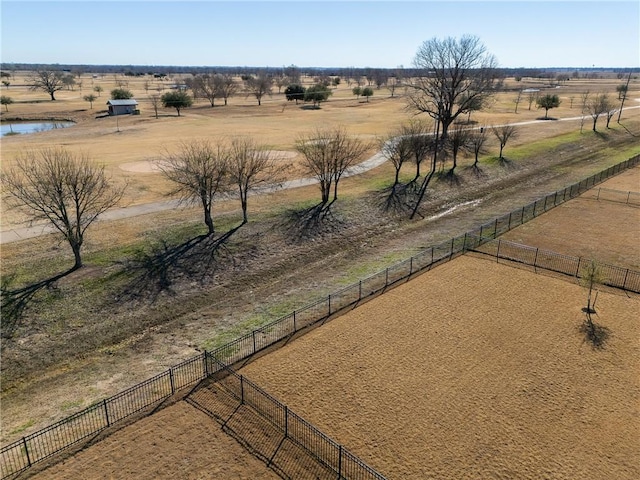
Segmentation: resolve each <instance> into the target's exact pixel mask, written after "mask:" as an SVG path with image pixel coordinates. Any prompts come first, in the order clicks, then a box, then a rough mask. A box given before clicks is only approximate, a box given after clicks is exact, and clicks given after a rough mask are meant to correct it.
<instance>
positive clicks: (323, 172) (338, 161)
mask: <svg viewBox="0 0 640 480" xmlns="http://www.w3.org/2000/svg"><path fill="white" fill-rule="evenodd" d="M369 148H370V145H369V144H368V143H365V142H363V141H362V140H360V139H357V138H353V137H349V136H348V135H347V132H346V131H345V130H344V129H343V128H342V127H335V128H330V129H325V130H322V129H318V130H316V131H315V132H314V133H312V134H309V135H302V136H301V137H299V138H298V140H297V141H296V150H298V152H300V153H301V154H302V155H303V156H304V166H305V167H306V170H307V173H308V174H310V175H313V176H314V177H315V178H317V179H318V182H319V184H320V192H321V197H322V205H323V206H326V205H327V203H329V198H330V196H331V190H332V189H333V200H332V201H331V203H333V202H335V201H336V200H337V199H338V183H339V182H340V180H341V178H342V176H343V175H344V174H345V172H346V171H347V169H348V168H349V167H351V166H352V165H354V164H355V163H356V162H357V161H358V160H360V159H361V158H362V157H363V156H364V154H365V153H366V152H367V150H369Z"/></svg>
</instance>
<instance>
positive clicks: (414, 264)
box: [0, 155, 640, 479]
mask: <svg viewBox="0 0 640 480" xmlns="http://www.w3.org/2000/svg"><path fill="white" fill-rule="evenodd" d="M639 163H640V155H636V156H634V157H632V158H630V159H628V160H625V161H624V162H621V163H618V164H616V165H613V166H611V167H609V168H607V169H605V170H602V171H601V172H599V173H597V174H595V175H592V176H591V177H589V178H586V179H584V180H582V181H580V182H578V183H575V184H573V185H571V186H568V187H566V188H564V189H563V190H558V191H557V192H555V193H552V194H549V195H546V196H545V197H543V198H540V199H538V200H536V201H535V202H533V203H531V204H529V205H526V206H524V207H522V208H519V209H517V210H514V211H512V212H510V213H509V214H507V215H503V216H501V217H498V218H496V219H494V220H492V221H491V222H487V223H485V224H483V225H481V226H480V227H478V228H477V229H475V230H472V231H469V232H467V233H465V234H464V235H462V236H459V237H455V238H452V239H451V240H448V241H446V242H443V243H441V244H439V245H435V246H433V247H431V248H428V249H426V250H424V251H422V252H420V253H418V254H417V255H415V256H413V257H411V258H410V259H408V260H404V261H402V262H399V263H397V264H395V265H392V266H390V267H389V268H386V269H385V270H383V271H381V272H378V273H376V274H374V275H372V276H370V277H367V278H365V279H363V280H360V281H359V282H358V283H356V284H353V285H350V286H348V287H346V288H344V289H342V290H340V291H338V292H335V293H333V294H331V295H329V296H328V297H327V298H324V299H321V300H319V301H317V302H315V303H313V304H310V305H307V306H305V307H304V308H301V309H299V310H296V311H294V312H292V313H291V314H289V315H286V316H284V317H282V318H279V319H277V320H275V321H274V322H271V323H269V324H267V325H264V326H262V327H260V328H258V329H256V330H254V331H253V332H251V333H248V334H246V335H244V336H242V337H240V338H238V339H236V340H233V341H232V342H229V343H227V344H226V345H223V346H221V347H219V348H217V349H215V350H214V351H212V352H211V353H210V354H211V355H213V357H214V358H216V359H219V360H220V361H221V362H223V363H224V364H226V365H233V364H235V363H236V362H238V361H241V360H244V359H246V358H248V357H250V356H252V355H254V354H255V353H257V352H259V351H261V350H263V349H265V348H267V347H269V346H271V345H273V344H275V343H277V342H279V341H281V340H283V339H286V338H288V337H290V336H291V335H293V334H295V333H296V332H298V331H299V330H301V329H304V328H306V327H308V326H310V325H313V324H315V323H316V322H319V321H322V320H325V319H326V318H328V317H329V316H331V315H333V314H334V313H336V312H338V311H340V310H342V309H344V308H347V307H350V306H353V305H356V304H357V303H358V302H361V301H363V300H364V299H366V298H367V297H370V296H372V295H375V294H377V293H380V292H382V291H384V290H385V289H387V288H389V286H391V285H394V284H395V283H397V282H399V281H402V280H404V279H407V278H409V277H411V276H412V275H413V274H415V273H417V272H420V271H424V270H428V269H431V268H432V267H434V266H436V265H438V264H440V263H443V262H446V261H448V260H450V259H452V258H454V257H455V256H457V255H460V254H462V253H463V252H464V251H465V250H472V249H477V248H478V247H479V246H480V245H483V244H485V243H487V242H490V241H491V240H494V239H495V238H496V237H498V236H499V235H501V234H503V233H505V232H507V231H509V230H511V229H512V228H514V227H517V226H518V225H521V224H523V223H525V222H527V221H529V220H531V219H533V218H535V217H537V216H538V215H540V214H542V213H544V212H546V211H547V210H549V209H551V208H554V207H555V206H557V205H560V204H562V203H564V202H566V201H567V200H569V199H571V198H574V197H576V196H578V195H580V194H582V193H584V192H585V191H587V190H588V189H590V188H592V187H593V186H594V185H596V184H598V183H601V182H602V181H604V180H606V179H607V178H609V177H612V176H613V175H616V174H618V173H620V172H621V171H623V170H626V169H627V168H631V167H633V166H635V165H638V164H639ZM605 190H606V189H600V192H599V193H600V195H603V197H604V195H606V194H607V193H606V191H605ZM603 192H604V193H603ZM629 198H632V196H631V195H629ZM633 198H635V197H633ZM634 201H635V200H634ZM629 203H631V202H630V201H629ZM501 245H502V244H501ZM505 248H506V246H505ZM538 253H539V252H538ZM503 254H506V253H505V252H503ZM527 255H531V252H529V253H527ZM553 261H554V262H556V263H557V264H558V265H560V264H561V263H562V262H563V261H566V262H569V263H570V260H566V259H565V260H560V259H558V258H555V257H554V260H553ZM534 262H535V263H536V265H538V266H540V268H543V267H542V264H543V263H542V262H543V256H541V257H540V258H539V259H534ZM549 262H551V260H549ZM557 268H561V267H559V266H558V267H557ZM576 268H577V267H576ZM611 268H612V270H611V271H610V272H609V273H608V275H609V277H608V278H611V279H614V278H615V279H617V280H615V282H617V283H616V285H617V284H619V283H620V279H621V278H622V277H624V279H623V280H622V285H623V287H620V288H626V289H628V290H633V291H637V289H638V287H637V285H638V284H639V283H640V279H638V278H637V272H631V271H626V272H625V271H624V269H619V270H613V269H615V268H617V267H611ZM611 281H612V282H613V281H614V280H611ZM207 355H208V354H207V352H205V353H203V354H201V355H198V356H197V357H194V358H191V359H189V360H186V361H185V362H182V363H180V364H178V365H176V366H173V367H171V368H170V369H169V370H167V371H166V372H163V373H161V374H159V375H157V376H155V377H153V378H150V379H149V380H146V381H145V382H142V383H140V384H138V385H136V386H134V387H131V388H129V389H127V390H125V391H123V392H120V393H118V394H116V395H114V396H112V397H109V398H107V399H104V400H102V401H100V402H98V403H96V404H94V405H91V406H89V407H87V408H85V409H84V410H82V411H80V412H78V413H75V414H74V415H71V416H69V417H67V418H65V419H62V420H60V421H59V422H56V423H54V424H53V425H50V426H48V427H46V428H44V429H42V430H39V431H37V432H35V433H32V434H30V435H27V436H25V437H23V438H22V439H20V440H18V441H15V442H13V443H10V444H8V445H6V446H4V447H2V448H1V449H0V478H1V479H4V478H8V477H10V476H12V475H16V474H18V473H20V472H22V471H24V470H26V469H28V468H30V467H31V466H32V465H33V464H35V463H38V462H40V461H42V460H45V459H47V458H49V457H51V456H53V455H55V454H56V453H58V452H60V451H62V450H64V449H66V448H68V447H70V446H73V445H76V444H79V443H80V442H82V441H85V440H88V439H90V438H91V437H93V436H95V435H97V434H98V433H100V432H102V431H103V430H105V429H106V428H109V427H112V426H113V425H114V424H118V423H120V422H122V420H124V419H126V418H129V417H131V416H132V415H134V414H137V413H140V412H142V411H145V410H149V409H152V408H155V407H157V406H159V405H160V404H161V403H162V402H164V401H166V400H167V399H168V398H170V397H171V396H172V395H174V394H175V393H176V392H178V391H179V390H182V389H185V388H186V387H189V386H192V385H194V384H195V383H197V382H199V381H201V380H203V379H204V378H207V377H208V376H210V375H212V374H213V373H216V372H218V371H219V370H218V369H217V368H216V366H215V364H214V363H212V362H211V361H210V360H208V356H207ZM345 458H346V457H345ZM354 462H355V461H354ZM354 462H351V463H354ZM355 463H357V462H355Z"/></svg>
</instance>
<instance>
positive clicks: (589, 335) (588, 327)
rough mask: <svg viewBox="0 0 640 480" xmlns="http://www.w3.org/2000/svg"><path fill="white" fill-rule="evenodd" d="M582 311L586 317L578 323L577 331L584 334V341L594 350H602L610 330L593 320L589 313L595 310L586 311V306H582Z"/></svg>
mask: <svg viewBox="0 0 640 480" xmlns="http://www.w3.org/2000/svg"><path fill="white" fill-rule="evenodd" d="M582 311H583V312H584V313H585V314H586V318H585V320H584V322H582V323H581V324H580V327H579V331H580V333H581V334H582V335H584V341H585V342H587V343H588V344H590V345H591V347H592V348H593V349H594V350H604V348H605V346H606V343H607V340H608V339H609V338H610V337H611V330H610V329H609V328H607V327H604V326H602V325H599V324H598V323H596V322H594V321H593V319H592V318H591V315H592V314H594V313H595V310H590V311H587V307H584V308H583V309H582Z"/></svg>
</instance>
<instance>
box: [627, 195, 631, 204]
mask: <svg viewBox="0 0 640 480" xmlns="http://www.w3.org/2000/svg"><path fill="white" fill-rule="evenodd" d="M630 196H631V192H627V204H629V197H630Z"/></svg>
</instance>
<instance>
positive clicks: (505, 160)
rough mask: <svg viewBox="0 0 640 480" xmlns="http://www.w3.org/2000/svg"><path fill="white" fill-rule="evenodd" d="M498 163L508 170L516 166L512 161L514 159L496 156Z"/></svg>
mask: <svg viewBox="0 0 640 480" xmlns="http://www.w3.org/2000/svg"><path fill="white" fill-rule="evenodd" d="M498 165H500V166H501V167H502V168H506V169H510V170H512V169H515V168H516V164H515V163H514V161H513V160H509V159H508V158H507V157H498Z"/></svg>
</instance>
